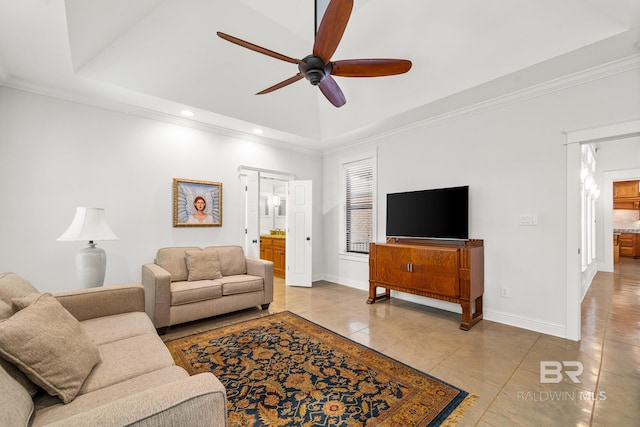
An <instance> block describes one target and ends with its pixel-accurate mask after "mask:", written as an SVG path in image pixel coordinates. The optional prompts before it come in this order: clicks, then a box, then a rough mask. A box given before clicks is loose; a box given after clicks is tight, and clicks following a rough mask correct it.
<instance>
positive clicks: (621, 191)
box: [613, 181, 640, 197]
mask: <svg viewBox="0 0 640 427" xmlns="http://www.w3.org/2000/svg"><path fill="white" fill-rule="evenodd" d="M638 183H639V181H620V182H614V183H613V197H639V196H640V193H639V192H638Z"/></svg>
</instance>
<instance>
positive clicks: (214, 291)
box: [171, 280, 222, 305]
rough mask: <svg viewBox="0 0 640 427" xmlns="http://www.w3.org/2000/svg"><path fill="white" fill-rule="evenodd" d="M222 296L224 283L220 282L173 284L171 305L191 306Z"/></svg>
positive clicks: (199, 281) (201, 281)
mask: <svg viewBox="0 0 640 427" xmlns="http://www.w3.org/2000/svg"><path fill="white" fill-rule="evenodd" d="M221 296H222V283H220V282H218V280H198V281H196V282H173V283H171V305H181V304H189V303H191V302H197V301H205V300H209V299H214V298H220V297H221Z"/></svg>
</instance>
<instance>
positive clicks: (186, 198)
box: [173, 178, 222, 227]
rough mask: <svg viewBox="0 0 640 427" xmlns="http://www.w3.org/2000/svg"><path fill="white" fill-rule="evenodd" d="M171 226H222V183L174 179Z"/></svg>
mask: <svg viewBox="0 0 640 427" xmlns="http://www.w3.org/2000/svg"><path fill="white" fill-rule="evenodd" d="M173 226H174V227H220V226H222V183H221V182H209V181H198V180H193V179H182V178H174V179H173Z"/></svg>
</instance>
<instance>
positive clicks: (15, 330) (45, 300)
mask: <svg viewBox="0 0 640 427" xmlns="http://www.w3.org/2000/svg"><path fill="white" fill-rule="evenodd" d="M25 298H27V299H30V298H29V297H25ZM13 303H14V304H15V305H16V306H20V305H21V304H23V301H20V299H18V298H14V300H13ZM0 357H2V358H4V359H5V360H7V361H9V362H11V363H13V364H14V365H16V366H17V367H18V368H19V369H20V370H21V371H22V372H24V373H25V374H27V377H29V379H31V381H33V382H34V383H36V384H38V385H39V386H40V387H42V388H43V389H45V390H46V391H47V393H49V394H51V395H52V396H58V397H60V399H61V400H62V401H63V402H64V403H69V402H71V401H72V400H73V399H74V398H75V397H76V395H77V394H78V391H80V388H81V387H82V384H83V383H84V381H85V380H86V378H87V376H89V374H90V373H91V371H92V370H93V367H94V366H95V365H97V364H98V363H99V362H100V351H99V349H98V346H97V345H96V344H95V343H94V342H93V341H92V340H91V338H89V336H88V335H87V334H86V333H85V332H84V330H83V329H82V326H81V325H80V322H78V320H76V319H75V318H74V317H73V316H72V315H71V314H70V313H69V312H68V311H67V310H65V308H64V307H63V306H62V305H61V304H60V303H59V302H58V301H57V300H56V299H55V298H54V297H53V296H51V294H42V295H40V296H39V297H38V298H37V299H36V300H35V301H34V302H33V303H31V304H30V305H28V306H26V307H25V308H24V309H22V310H20V311H18V312H17V313H16V314H14V315H13V316H12V317H10V318H9V319H7V320H4V321H2V322H0Z"/></svg>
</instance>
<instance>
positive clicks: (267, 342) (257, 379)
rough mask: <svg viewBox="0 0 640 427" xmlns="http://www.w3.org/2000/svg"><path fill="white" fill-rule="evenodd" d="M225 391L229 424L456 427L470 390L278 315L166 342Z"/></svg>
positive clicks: (179, 357) (185, 363)
mask: <svg viewBox="0 0 640 427" xmlns="http://www.w3.org/2000/svg"><path fill="white" fill-rule="evenodd" d="M166 345H167V347H168V348H169V350H170V351H171V353H172V355H173V358H174V359H175V361H176V363H177V364H178V365H180V366H182V367H184V368H185V369H186V370H187V371H188V372H189V374H191V375H193V374H196V373H199V372H208V371H210V372H213V373H214V374H215V375H216V377H218V378H219V379H220V381H222V383H223V384H224V385H225V387H226V389H227V398H228V411H229V412H228V417H229V425H230V426H338V425H340V426H364V425H367V426H440V425H455V422H456V421H457V419H459V417H460V416H461V415H462V409H463V408H464V407H466V406H469V405H470V404H471V398H470V396H469V395H468V393H467V392H465V391H463V390H460V389H459V388H456V387H454V386H452V385H449V384H446V383H444V382H442V381H440V380H438V379H436V378H434V377H432V376H430V375H427V374H424V373H422V372H420V371H417V370H415V369H413V368H411V367H409V366H407V365H404V364H402V363H400V362H398V361H396V360H394V359H391V358H389V357H387V356H384V355H383V354H381V353H378V352H376V351H373V350H371V349H369V348H367V347H364V346H362V345H360V344H357V343H355V342H354V341H351V340H349V339H347V338H345V337H342V336H340V335H337V334H335V333H333V332H331V331H329V330H327V329H325V328H323V327H321V326H319V325H317V324H315V323H312V322H310V321H308V320H305V319H303V318H301V317H299V316H297V315H295V314H293V313H290V312H283V313H278V314H273V315H269V316H265V317H261V318H258V319H254V320H249V321H245V322H241V323H238V324H235V325H231V326H225V327H222V328H220V329H215V330H212V331H207V332H203V333H199V334H197V335H192V336H189V337H186V338H180V339H176V340H172V341H169V342H167V343H166Z"/></svg>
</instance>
